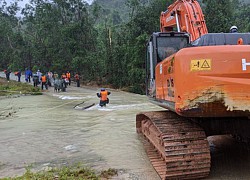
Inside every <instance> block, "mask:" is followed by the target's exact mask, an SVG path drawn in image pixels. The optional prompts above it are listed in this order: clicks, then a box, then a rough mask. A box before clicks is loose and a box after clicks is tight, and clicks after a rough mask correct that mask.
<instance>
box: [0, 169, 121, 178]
mask: <svg viewBox="0 0 250 180" xmlns="http://www.w3.org/2000/svg"><path fill="white" fill-rule="evenodd" d="M115 175H117V170H115V169H108V170H105V171H102V172H100V173H99V175H97V173H96V172H95V171H93V170H91V169H89V168H85V167H81V166H77V167H62V168H52V169H51V170H49V171H42V172H35V173H34V172H31V171H30V169H26V172H25V174H24V175H23V176H19V177H15V178H3V179H0V180H23V179H26V180H36V179H42V180H51V179H60V180H99V179H109V178H111V177H112V176H115Z"/></svg>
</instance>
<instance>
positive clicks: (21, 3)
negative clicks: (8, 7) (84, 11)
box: [6, 0, 93, 7]
mask: <svg viewBox="0 0 250 180" xmlns="http://www.w3.org/2000/svg"><path fill="white" fill-rule="evenodd" d="M85 1H86V2H88V3H92V1H93V0H85ZM6 2H7V3H8V2H15V0H6ZM28 2H29V0H22V1H20V2H19V5H20V6H21V7H24V6H25V4H27V3H28Z"/></svg>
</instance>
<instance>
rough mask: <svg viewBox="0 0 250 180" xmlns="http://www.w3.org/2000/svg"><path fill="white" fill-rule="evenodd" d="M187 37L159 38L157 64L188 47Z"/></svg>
mask: <svg viewBox="0 0 250 180" xmlns="http://www.w3.org/2000/svg"><path fill="white" fill-rule="evenodd" d="M187 45H188V41H187V38H186V37H157V63H158V62H161V61H162V60H164V59H165V58H167V57H169V56H171V55H172V54H174V53H176V52H177V51H179V50H180V49H182V48H185V47H187Z"/></svg>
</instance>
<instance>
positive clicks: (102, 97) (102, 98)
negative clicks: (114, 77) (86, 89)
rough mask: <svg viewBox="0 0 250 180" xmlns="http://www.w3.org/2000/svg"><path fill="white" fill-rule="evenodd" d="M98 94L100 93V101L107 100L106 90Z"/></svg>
mask: <svg viewBox="0 0 250 180" xmlns="http://www.w3.org/2000/svg"><path fill="white" fill-rule="evenodd" d="M100 95H101V101H107V99H108V91H106V90H105V91H101V92H100Z"/></svg>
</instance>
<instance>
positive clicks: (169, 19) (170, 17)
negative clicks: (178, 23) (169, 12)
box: [166, 16, 174, 22]
mask: <svg viewBox="0 0 250 180" xmlns="http://www.w3.org/2000/svg"><path fill="white" fill-rule="evenodd" d="M172 19H174V16H169V17H168V18H166V22H169V21H171V20H172Z"/></svg>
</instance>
